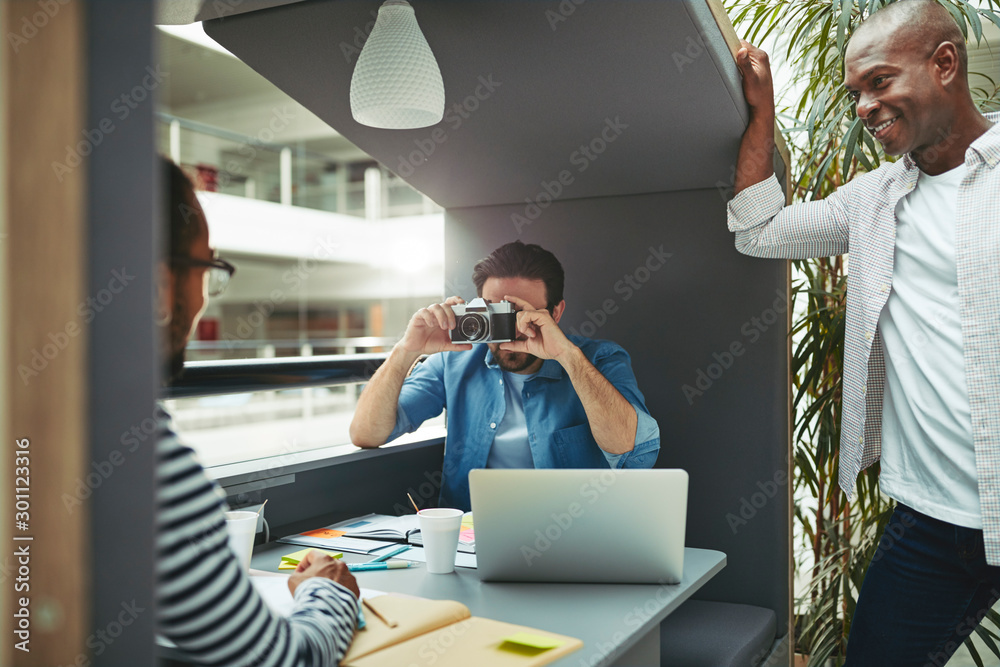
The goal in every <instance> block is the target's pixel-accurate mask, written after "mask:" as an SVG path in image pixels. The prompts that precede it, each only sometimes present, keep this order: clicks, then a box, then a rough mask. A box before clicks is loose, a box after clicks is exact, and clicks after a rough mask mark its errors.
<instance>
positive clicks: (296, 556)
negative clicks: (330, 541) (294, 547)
mask: <svg viewBox="0 0 1000 667" xmlns="http://www.w3.org/2000/svg"><path fill="white" fill-rule="evenodd" d="M310 551H319V552H322V553H325V554H327V555H328V556H330V557H332V558H341V557H342V556H343V555H344V554H342V553H340V552H339V551H327V550H326V549H313V548H312V547H309V548H306V549H302V550H301V551H296V552H294V553H290V554H285V555H284V556H282V557H281V562H282V563H289V564H291V565H298V564H299V563H300V562H301V561H302V559H303V558H305V557H306V554H307V553H308V552H310Z"/></svg>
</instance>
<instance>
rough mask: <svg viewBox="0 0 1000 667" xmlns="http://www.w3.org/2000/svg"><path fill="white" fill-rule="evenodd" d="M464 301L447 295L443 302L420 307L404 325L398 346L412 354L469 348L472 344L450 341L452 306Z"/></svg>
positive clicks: (453, 316) (453, 326)
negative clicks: (404, 330) (404, 329)
mask: <svg viewBox="0 0 1000 667" xmlns="http://www.w3.org/2000/svg"><path fill="white" fill-rule="evenodd" d="M460 303H465V300H464V299H463V298H462V297H460V296H451V297H448V298H447V299H446V300H445V302H444V303H435V304H431V305H430V306H427V307H426V308H421V309H420V310H418V311H417V312H416V313H415V314H414V315H413V317H412V318H410V323H409V324H408V325H407V326H406V333H404V334H403V339H402V340H401V341H399V346H400V347H402V348H403V349H405V350H407V351H408V352H411V353H414V354H434V353H435V352H453V351H458V350H471V349H472V345H469V344H462V345H456V344H455V343H452V342H451V333H450V332H451V330H452V329H454V328H455V311H453V310H452V309H451V307H452V306H455V305H458V304H460Z"/></svg>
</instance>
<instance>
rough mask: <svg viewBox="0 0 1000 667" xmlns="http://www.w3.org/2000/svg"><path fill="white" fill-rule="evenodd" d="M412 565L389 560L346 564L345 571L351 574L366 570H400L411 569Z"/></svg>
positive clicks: (403, 561)
mask: <svg viewBox="0 0 1000 667" xmlns="http://www.w3.org/2000/svg"><path fill="white" fill-rule="evenodd" d="M412 566H413V563H411V562H409V561H405V560H389V561H385V562H382V563H348V564H347V569H348V570H350V571H351V572H365V571H367V570H401V569H404V568H407V567H412Z"/></svg>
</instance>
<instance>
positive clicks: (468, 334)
mask: <svg viewBox="0 0 1000 667" xmlns="http://www.w3.org/2000/svg"><path fill="white" fill-rule="evenodd" d="M458 330H459V331H461V332H462V336H463V337H464V338H465V339H466V340H468V341H477V340H480V339H481V338H485V337H486V333H487V331H488V328H487V326H486V318H485V317H483V316H482V315H478V314H476V313H470V314H467V315H466V316H465V317H463V318H462V321H461V322H459V324H458Z"/></svg>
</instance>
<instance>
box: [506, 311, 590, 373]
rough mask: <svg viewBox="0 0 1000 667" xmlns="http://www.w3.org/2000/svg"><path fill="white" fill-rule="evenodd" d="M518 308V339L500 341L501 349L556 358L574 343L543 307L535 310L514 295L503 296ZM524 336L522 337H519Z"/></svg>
mask: <svg viewBox="0 0 1000 667" xmlns="http://www.w3.org/2000/svg"><path fill="white" fill-rule="evenodd" d="M504 299H505V300H506V301H510V302H511V303H512V304H514V305H515V306H516V307H517V308H518V309H519V311H518V313H517V332H518V334H519V336H518V340H515V341H513V342H510V343H500V349H501V350H507V351H510V352H527V353H528V354H533V355H535V356H536V357H538V358H539V359H556V360H558V359H559V358H560V356H561V355H563V354H565V353H566V352H568V351H570V350H574V349H576V345H574V344H573V342H572V341H571V340H570V339H569V338H567V337H566V334H564V333H563V331H562V329H560V328H559V325H558V324H556V321H555V320H554V319H553V318H552V313H550V312H549V311H547V310H545V309H541V310H536V309H535V308H534V306H532V305H531V304H530V303H528V302H527V301H525V300H524V299H519V298H517V297H516V296H510V295H507V296H504ZM521 336H524V338H521Z"/></svg>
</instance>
